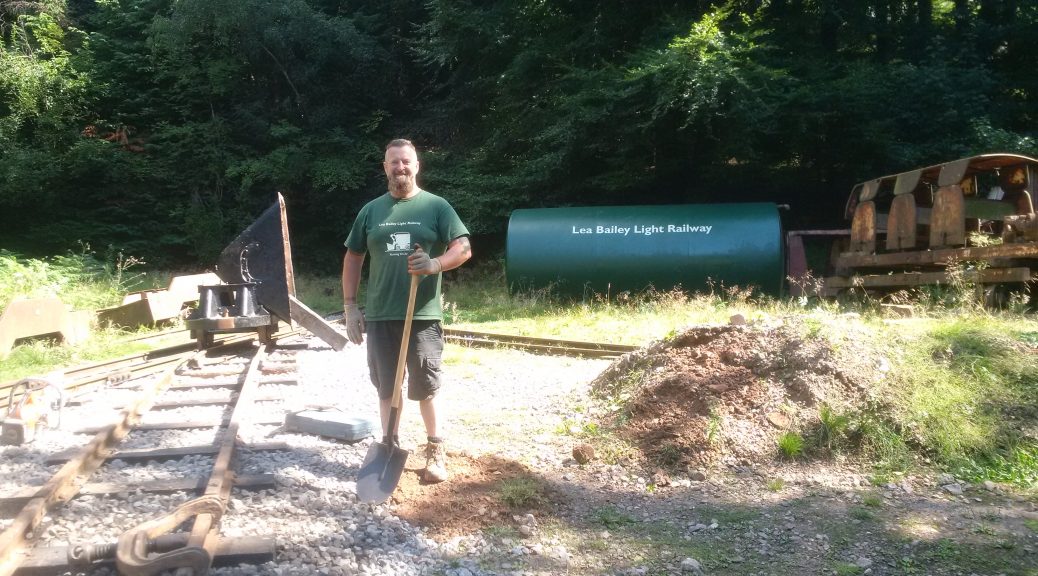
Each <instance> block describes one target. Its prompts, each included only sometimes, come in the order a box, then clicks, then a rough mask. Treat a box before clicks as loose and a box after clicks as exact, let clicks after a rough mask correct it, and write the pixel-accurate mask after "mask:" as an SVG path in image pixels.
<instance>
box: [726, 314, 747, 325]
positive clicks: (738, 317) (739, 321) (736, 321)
mask: <svg viewBox="0 0 1038 576" xmlns="http://www.w3.org/2000/svg"><path fill="white" fill-rule="evenodd" d="M728 323H729V324H731V325H732V326H745V325H746V317H745V316H743V315H742V314H732V316H731V317H730V318H728Z"/></svg>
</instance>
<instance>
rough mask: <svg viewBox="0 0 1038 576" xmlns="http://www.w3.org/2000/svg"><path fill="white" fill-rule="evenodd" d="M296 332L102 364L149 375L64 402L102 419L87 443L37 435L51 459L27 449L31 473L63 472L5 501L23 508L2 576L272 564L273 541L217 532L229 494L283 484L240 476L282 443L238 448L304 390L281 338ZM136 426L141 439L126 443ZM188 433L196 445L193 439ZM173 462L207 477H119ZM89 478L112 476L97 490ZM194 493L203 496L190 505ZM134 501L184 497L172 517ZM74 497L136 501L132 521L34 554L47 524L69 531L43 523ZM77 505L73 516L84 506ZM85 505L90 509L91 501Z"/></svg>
mask: <svg viewBox="0 0 1038 576" xmlns="http://www.w3.org/2000/svg"><path fill="white" fill-rule="evenodd" d="M289 337H290V336H288V335H282V338H279V339H278V341H277V344H274V345H265V346H262V347H260V346H256V345H255V343H254V342H253V340H254V339H253V338H251V337H244V338H243V337H240V336H239V337H237V338H227V339H225V340H224V341H223V342H221V343H220V344H218V345H216V346H214V347H213V348H211V349H208V350H205V351H194V352H185V353H169V354H164V355H161V358H162V360H163V362H161V363H158V364H156V363H155V362H152V361H150V359H148V358H136V360H137V362H136V363H133V362H132V361H130V360H127V359H120V360H121V361H119V362H114V363H109V364H107V365H106V366H105V368H104V369H111V368H112V366H119V367H120V368H119V369H123V368H122V367H123V366H124V364H126V363H129V366H130V367H129V368H126V369H128V370H131V371H143V372H138V373H135V374H133V377H132V378H131V379H128V380H127V381H125V382H121V383H119V384H116V385H112V386H109V387H108V388H106V389H105V393H104V394H92V395H90V396H89V397H84V398H83V399H82V400H73V401H72V402H71V403H70V404H69V405H68V406H66V410H69V411H76V412H78V413H79V414H77V415H76V417H75V418H71V416H73V415H72V414H70V415H69V416H70V418H69V419H70V420H76V421H83V420H91V421H94V422H96V423H97V426H88V427H81V428H79V429H78V430H77V432H78V433H80V434H81V436H80V438H83V436H82V434H89V435H92V438H91V439H90V441H89V442H88V443H87V444H86V445H85V446H75V445H71V446H66V445H63V443H62V442H61V441H56V442H55V443H51V444H47V443H46V441H45V440H40V441H38V442H39V444H38V445H34V446H33V448H34V449H39V448H46V449H47V450H48V451H50V452H49V454H46V455H44V454H41V453H39V452H38V451H37V450H33V451H26V454H25V456H26V457H25V458H24V465H23V467H22V468H23V472H24V475H26V476H28V477H30V478H33V479H41V478H43V477H44V475H45V474H44V471H45V470H46V469H48V467H54V466H60V468H59V470H58V472H57V473H55V474H53V475H49V477H47V478H46V480H45V482H44V483H43V484H42V486H32V487H27V488H24V489H22V490H21V491H19V492H18V493H15V494H13V495H9V496H7V497H6V498H3V499H0V507H2V508H4V510H5V511H6V510H10V509H11V508H16V509H17V508H18V507H20V511H18V512H17V514H15V515H14V517H13V520H11V521H10V522H6V521H5V522H4V531H3V533H2V534H0V574H3V575H7V574H62V573H67V572H69V571H77V570H83V569H85V568H90V567H91V566H92V565H94V564H113V563H114V564H115V565H116V566H117V567H118V570H119V572H120V573H122V574H131V575H137V574H156V573H159V572H161V571H162V570H165V569H173V568H189V569H191V570H192V571H193V573H194V574H204V573H206V572H207V571H208V569H209V566H210V565H211V564H213V563H214V562H215V563H217V564H220V563H227V562H232V563H240V562H249V563H256V562H263V561H266V560H269V559H271V558H273V554H274V540H273V538H272V537H270V535H264V534H258V535H249V536H245V537H240V538H224V537H221V536H220V535H219V531H218V528H219V524H220V518H221V516H222V515H223V513H224V511H225V510H226V507H227V502H228V501H229V498H230V493H231V489H232V488H237V489H262V488H272V487H273V486H274V482H273V479H272V478H265V477H263V476H262V475H260V476H250V475H245V474H242V475H239V474H236V469H235V463H236V461H237V459H238V456H239V453H240V451H241V450H253V451H256V450H260V451H269V450H283V449H285V446H284V445H283V444H277V443H273V444H271V443H268V444H258V445H249V444H246V445H241V444H240V442H239V434H240V432H241V429H242V428H243V427H245V426H250V425H253V424H269V423H271V422H274V423H278V422H280V418H278V417H274V416H271V415H267V416H264V411H263V407H262V405H263V403H264V402H265V401H266V402H269V401H271V400H274V401H277V400H278V399H282V398H284V397H285V396H286V395H288V394H291V392H290V391H286V388H290V387H292V386H294V385H295V384H296V381H295V380H294V378H293V375H292V373H293V370H294V369H293V367H292V365H293V363H294V360H293V358H292V356H293V354H294V351H293V348H292V346H291V345H287V344H285V343H284V340H285V339H287V338H289ZM166 352H169V351H168V350H167V351H166ZM171 359H172V360H171ZM157 366H158V368H157ZM98 369H99V366H96V365H94V366H91V367H89V368H87V367H84V368H83V369H82V370H80V371H79V372H82V373H83V374H90V376H87V377H86V378H88V379H95V378H97V376H96V373H97V371H98ZM102 371H103V370H102ZM85 415H89V416H85ZM131 430H132V431H133V433H134V436H133V441H132V442H129V443H127V442H124V440H126V439H127V436H128V435H129V433H130V432H131ZM61 436H62V437H63V438H64V439H65V440H64V443H65V444H67V443H69V442H70V441H69V440H68V438H69V435H61ZM44 437H46V432H44ZM57 437H58V435H55V438H57ZM185 438H188V439H190V440H191V441H190V442H187V443H186V444H185V442H184V440H185ZM72 442H75V441H74V440H73V441H72ZM15 457H17V454H16V455H15ZM173 460H180V461H184V460H189V461H199V460H205V461H206V462H207V466H206V468H207V469H208V472H204V473H203V472H199V473H196V474H195V475H192V476H189V477H180V478H157V479H155V480H152V481H146V482H141V481H139V480H138V479H135V478H125V479H122V480H119V479H118V478H119V476H120V473H119V472H120V470H122V469H125V467H127V465H133V464H135V463H139V462H163V461H173ZM91 477H101V478H106V479H107V481H101V482H92V483H88V479H90V478H91ZM192 492H194V493H198V495H197V497H192V498H189V499H185V498H186V496H184V495H186V494H189V493H192ZM135 494H136V495H140V494H174V495H180V496H172V498H173V500H172V501H171V504H175V506H172V507H171V508H169V509H168V510H166V511H164V512H163V511H159V510H156V509H154V508H153V509H152V510H151V512H152V515H151V516H150V517H144V516H142V515H140V514H135V513H134V512H133V510H134V506H133V503H134V499H133V497H132V496H133V495H135ZM77 495H80V496H82V495H88V496H92V497H94V498H101V499H105V500H108V501H120V502H122V503H125V504H127V505H129V506H128V509H127V510H126V511H125V512H121V513H118V514H117V515H116V516H118V517H120V518H122V519H124V522H122V523H116V522H111V523H110V524H111V525H112V528H113V529H114V530H116V531H118V532H119V533H118V534H116V533H114V532H113V533H112V534H111V537H110V541H108V542H101V543H85V544H80V545H73V546H65V547H61V546H57V547H42V548H37V547H34V544H35V543H36V542H37V540H38V536H40V534H41V529H42V530H49V531H51V532H55V531H57V532H61V531H62V530H63V529H62V528H60V527H57V526H60V523H59V524H52V525H50V526H46V525H45V524H46V522H45V520H47V519H50V518H51V514H53V513H54V512H52V510H53V509H54V508H55V507H56V506H57V505H58V504H61V503H64V502H67V501H69V500H70V499H72V498H73V497H75V496H77ZM71 508H72V509H73V512H74V509H76V508H77V507H76V506H72V507H71ZM78 509H79V510H80V512H84V513H85V512H86V510H85V509H84V508H83V507H82V506H80V507H79V508H78ZM68 512H69V510H68V509H65V510H63V513H64V514H68ZM73 515H74V514H73ZM99 521H100V520H99ZM185 523H190V525H191V528H190V530H189V531H187V532H178V533H176V534H173V533H172V532H173V531H174V529H176V528H178V527H180V526H182V525H185Z"/></svg>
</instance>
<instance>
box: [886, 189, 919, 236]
mask: <svg viewBox="0 0 1038 576" xmlns="http://www.w3.org/2000/svg"><path fill="white" fill-rule="evenodd" d="M915 243H916V211H915V196H913V195H911V194H901V195H900V196H895V197H894V201H893V202H892V203H891V205H890V215H889V216H888V217H887V244H886V246H887V250H906V249H909V248H915Z"/></svg>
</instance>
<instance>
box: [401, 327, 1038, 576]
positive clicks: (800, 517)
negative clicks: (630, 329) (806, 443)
mask: <svg viewBox="0 0 1038 576" xmlns="http://www.w3.org/2000/svg"><path fill="white" fill-rule="evenodd" d="M840 333H841V334H843V336H841V337H842V338H846V339H847V340H846V341H833V340H832V338H831V337H830V338H828V339H822V338H817V337H814V335H813V334H812V330H811V328H810V327H807V326H805V325H803V324H802V323H798V322H789V321H780V322H775V323H773V324H771V325H767V324H759V325H753V326H719V327H718V326H714V327H703V328H693V329H690V330H688V331H686V332H684V333H682V334H679V335H677V336H676V337H675V338H673V339H671V340H669V341H666V342H660V343H657V344H654V345H652V346H650V347H648V348H645V349H642V350H639V351H636V352H634V353H631V354H628V355H626V356H625V357H624V358H622V359H620V360H618V361H616V362H614V363H613V364H612V365H610V366H609V367H608V368H607V369H606V370H605V371H603V372H602V373H601V374H600V375H599V377H598V378H597V379H595V380H594V381H593V382H591V383H590V385H589V387H588V388H587V389H585V390H583V391H582V392H580V393H578V394H577V395H576V396H574V395H569V396H565V395H564V394H563V392H561V391H560V397H558V398H548V399H539V400H534V399H531V402H537V401H539V402H550V403H553V404H554V405H555V406H558V405H561V404H564V403H568V404H579V405H582V406H591V408H589V409H585V411H584V412H583V414H582V416H583V417H584V418H585V419H584V420H583V421H580V422H576V424H574V423H570V424H574V425H569V426H568V427H566V426H563V429H564V430H566V432H564V433H560V434H556V435H554V437H552V438H550V439H546V440H543V442H542V444H543V445H542V446H540V447H539V448H538V450H540V451H542V452H544V451H549V452H552V453H553V454H554V455H555V458H554V460H552V458H541V459H539V460H538V461H548V462H553V463H552V464H546V465H540V466H535V467H531V466H527V465H526V464H523V463H520V462H518V461H516V460H513V459H508V458H505V457H501V456H498V454H503V453H508V452H514V450H510V448H514V447H507V446H503V445H501V444H500V443H501V442H507V439H508V438H512V439H513V441H514V442H525V441H527V440H526V439H527V438H528V437H529V435H523V434H517V435H512V436H509V435H505V436H503V438H504V440H503V439H502V437H499V436H495V437H494V438H495V439H494V441H493V442H485V443H483V445H481V446H480V447H479V448H480V450H472V449H465V448H462V449H459V450H457V451H451V452H449V456H450V467H451V471H452V478H451V480H450V481H448V482H445V483H442V484H435V485H430V484H424V483H422V482H421V481H420V473H421V470H420V468H421V466H422V464H423V462H422V461H421V458H419V457H417V456H415V457H412V458H411V460H410V462H409V465H408V470H407V471H406V472H405V476H404V478H403V480H402V481H401V485H400V487H399V489H398V490H397V492H396V493H395V494H394V496H393V505H394V509H395V512H396V513H397V514H398V515H400V516H401V517H402V518H405V519H407V520H409V521H411V522H413V523H415V524H418V525H420V526H424V527H426V528H427V529H428V533H429V534H430V535H431V536H432V537H433V538H436V539H448V538H453V537H458V536H463V535H471V534H474V533H481V534H483V535H484V537H485V538H486V539H488V540H489V542H490V543H491V546H490V550H497V551H498V553H496V554H495V553H488V555H486V556H485V557H484V558H482V559H481V563H482V564H483V565H484V566H488V565H489V566H493V567H495V569H499V570H500V572H501V573H524V574H556V573H569V574H638V575H640V574H698V573H724V574H751V573H760V574H821V573H827V574H963V575H965V574H1021V575H1036V574H1038V554H1036V550H1038V508H1036V505H1035V499H1034V498H1033V495H1031V494H1026V493H1022V492H1020V491H1018V490H1016V489H1013V488H1012V487H1009V486H999V485H995V484H991V483H988V484H984V485H970V484H969V483H967V482H964V481H963V480H962V479H956V478H954V477H951V476H949V475H947V474H940V473H938V472H937V471H933V470H929V469H927V468H926V466H925V463H924V462H920V463H919V465H918V466H917V467H916V468H914V471H913V472H911V473H909V474H898V473H891V474H882V473H877V472H876V471H875V470H874V469H872V468H871V467H869V466H868V465H865V464H863V463H861V462H856V461H854V460H853V459H851V458H848V457H846V456H843V455H842V454H840V453H831V454H822V455H819V454H815V455H814V456H813V457H811V458H799V459H796V460H791V459H788V458H783V457H782V456H781V455H780V454H779V452H778V450H777V448H776V438H777V437H778V436H779V435H780V434H782V433H783V432H785V431H796V432H798V433H799V434H801V435H804V436H809V435H811V434H814V433H817V431H818V430H817V428H818V414H819V410H820V408H821V406H823V405H826V406H829V407H832V409H833V410H834V411H836V412H845V411H848V410H852V409H856V408H860V407H861V406H863V405H864V404H865V403H868V402H875V401H876V398H874V397H873V390H875V384H876V383H878V382H880V381H881V380H882V379H883V378H884V377H885V375H886V373H887V371H888V370H889V367H888V363H887V362H886V359H885V358H883V357H882V355H881V354H878V353H876V352H874V350H875V349H876V348H875V347H872V346H860V345H857V344H860V342H858V343H856V342H855V340H856V339H858V338H868V334H867V333H866V332H856V331H855V330H854V329H853V327H851V328H848V329H846V330H842V331H841V332H840ZM618 402H622V403H623V404H624V405H626V406H627V409H626V410H619V411H617V410H615V409H614V408H615V406H616V405H617V403H618ZM538 409H539V408H537V407H535V406H531V407H530V410H531V413H533V414H536V413H537V410H538ZM535 419H536V418H535ZM473 426H474V427H475V428H476V429H477V434H478V429H479V427H480V426H484V427H486V428H487V429H490V428H493V427H494V423H493V422H484V423H482V424H474V425H473ZM470 448H471V447H470ZM575 448H577V449H578V450H577V453H576V454H575V455H576V456H578V457H579V459H580V460H581V462H580V463H578V462H577V461H576V460H575V459H574V458H573V456H574V449H575ZM581 449H583V450H584V452H581ZM592 452H593V453H594V455H592V454H591V453H592ZM589 456H590V459H589V458H588V457H589ZM585 460H588V461H587V462H584V461H585ZM528 479H533V480H534V481H535V482H536V494H535V495H534V497H533V498H531V499H529V500H528V501H525V502H524V503H523V504H522V505H521V506H510V505H509V504H508V503H506V502H505V501H504V499H503V498H502V486H504V485H508V484H510V483H511V484H514V483H515V482H518V481H522V480H528ZM530 517H533V518H535V519H536V520H535V522H533V521H530V520H529V519H530ZM495 545H496V546H495Z"/></svg>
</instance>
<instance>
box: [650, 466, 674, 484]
mask: <svg viewBox="0 0 1038 576" xmlns="http://www.w3.org/2000/svg"><path fill="white" fill-rule="evenodd" d="M652 483H653V484H655V485H656V486H669V485H670V476H668V475H667V473H666V472H664V471H663V470H657V471H656V472H655V473H653V475H652Z"/></svg>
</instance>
